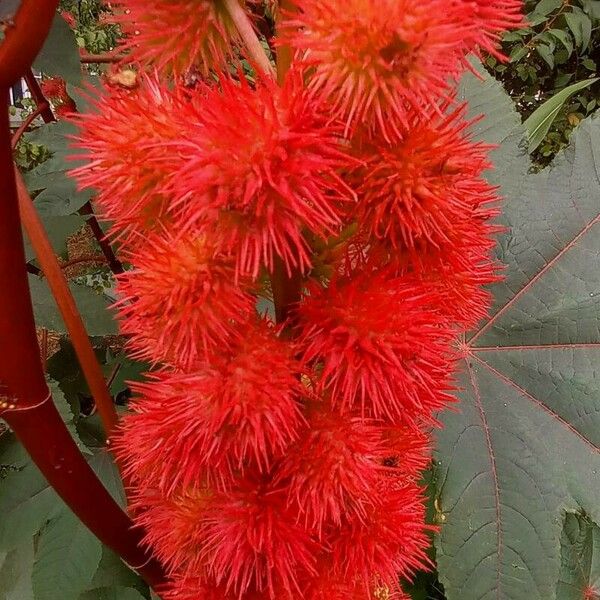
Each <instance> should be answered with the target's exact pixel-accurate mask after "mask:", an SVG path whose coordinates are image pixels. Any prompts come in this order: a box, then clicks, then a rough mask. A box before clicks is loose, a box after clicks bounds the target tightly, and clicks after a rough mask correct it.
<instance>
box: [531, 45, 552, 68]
mask: <svg viewBox="0 0 600 600" xmlns="http://www.w3.org/2000/svg"><path fill="white" fill-rule="evenodd" d="M535 49H536V51H537V53H538V54H539V55H540V56H541V57H542V58H543V59H544V61H545V62H546V63H547V64H548V66H549V67H550V68H551V69H553V68H554V54H553V53H552V48H551V47H550V46H547V45H546V44H538V45H537V46H536V47H535Z"/></svg>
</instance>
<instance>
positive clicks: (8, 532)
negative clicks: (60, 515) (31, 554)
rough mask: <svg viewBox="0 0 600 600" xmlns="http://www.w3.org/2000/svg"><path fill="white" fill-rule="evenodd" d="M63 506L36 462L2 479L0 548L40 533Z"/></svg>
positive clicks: (16, 543)
mask: <svg viewBox="0 0 600 600" xmlns="http://www.w3.org/2000/svg"><path fill="white" fill-rule="evenodd" d="M59 509H60V504H59V501H58V496H57V495H56V493H55V492H54V490H52V488H50V487H49V486H48V482H47V481H46V480H45V479H44V477H43V475H42V474H41V473H40V471H39V470H38V469H37V467H36V466H35V465H33V464H31V463H30V464H28V465H27V466H26V467H24V468H23V469H21V470H20V471H12V472H10V473H9V474H8V475H7V476H6V477H5V478H4V479H2V480H1V481H0V515H2V518H1V519H0V551H7V550H11V549H13V548H16V547H17V546H18V545H20V544H22V543H23V542H24V541H25V540H27V539H28V538H30V537H32V536H33V535H34V534H36V533H37V532H38V531H39V530H40V529H41V528H42V527H43V525H44V524H45V523H46V522H47V521H48V520H49V519H50V518H52V517H53V516H54V515H56V514H57V511H58V510H59Z"/></svg>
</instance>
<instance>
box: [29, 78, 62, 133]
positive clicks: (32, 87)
mask: <svg viewBox="0 0 600 600" xmlns="http://www.w3.org/2000/svg"><path fill="white" fill-rule="evenodd" d="M25 82H26V83H27V88H28V89H29V91H30V92H31V97H32V98H33V99H34V101H35V103H36V104H37V105H38V107H39V106H42V105H45V107H44V109H43V110H42V111H40V115H42V119H44V123H52V122H54V121H56V117H55V116H54V113H53V112H52V108H50V103H49V102H48V100H47V99H46V96H44V93H43V92H42V88H41V87H40V84H39V83H38V81H37V79H36V78H35V77H34V75H33V71H32V70H31V69H29V71H28V72H27V73H25Z"/></svg>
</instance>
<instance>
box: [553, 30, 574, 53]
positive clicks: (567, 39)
mask: <svg viewBox="0 0 600 600" xmlns="http://www.w3.org/2000/svg"><path fill="white" fill-rule="evenodd" d="M548 33H549V34H550V35H552V36H554V37H555V38H556V39H557V40H558V41H559V42H560V43H561V44H562V45H563V46H564V47H565V48H566V50H567V53H568V55H569V56H571V53H572V52H573V40H572V39H571V36H570V35H569V34H568V33H567V32H566V31H565V30H564V29H550V30H548Z"/></svg>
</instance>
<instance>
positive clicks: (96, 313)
mask: <svg viewBox="0 0 600 600" xmlns="http://www.w3.org/2000/svg"><path fill="white" fill-rule="evenodd" d="M69 288H70V290H71V293H72V294H73V297H74V298H75V303H76V304H77V308H78V309H79V312H80V313H81V317H82V318H83V322H84V324H85V326H86V329H87V332H88V334H89V335H113V334H116V333H117V331H118V328H117V324H116V322H115V319H114V317H113V314H112V312H111V310H110V309H109V307H110V304H111V303H110V301H109V300H107V299H106V297H105V296H104V295H102V294H98V293H97V292H95V291H94V290H93V289H92V288H90V287H87V286H84V285H79V284H77V283H70V284H69ZM29 289H30V291H31V299H32V301H33V311H34V314H35V321H36V324H37V325H38V326H40V327H46V328H47V329H50V330H52V331H57V332H59V333H65V332H66V328H65V325H64V323H63V320H62V317H61V315H60V312H59V310H58V308H57V306H56V302H55V300H54V298H53V296H52V293H51V292H50V289H49V288H48V284H47V283H46V280H45V279H43V278H41V277H38V276H37V275H29Z"/></svg>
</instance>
